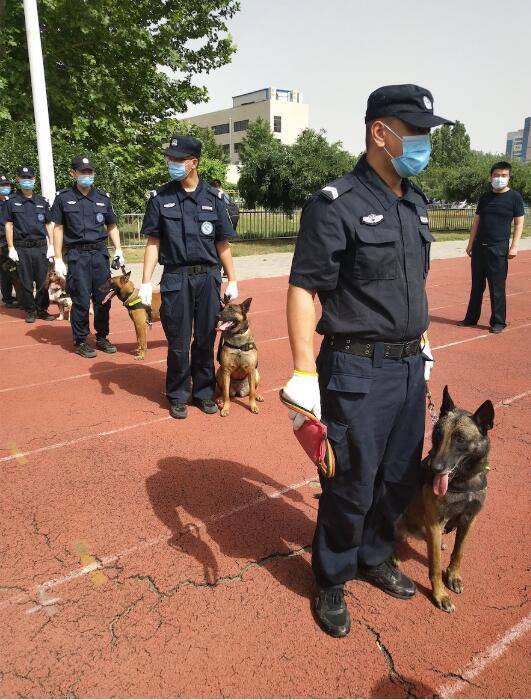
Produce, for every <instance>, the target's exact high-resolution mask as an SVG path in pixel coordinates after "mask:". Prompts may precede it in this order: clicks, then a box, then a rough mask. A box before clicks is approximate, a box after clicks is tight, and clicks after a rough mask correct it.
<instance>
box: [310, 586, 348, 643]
mask: <svg viewBox="0 0 531 700" xmlns="http://www.w3.org/2000/svg"><path fill="white" fill-rule="evenodd" d="M313 612H314V615H315V617H316V619H317V622H318V623H319V625H320V627H321V629H322V630H324V631H325V632H326V633H327V634H329V635H330V636H331V637H346V636H347V634H348V633H349V632H350V615H349V614H348V608H347V604H346V603H345V593H344V591H343V588H319V589H318V591H317V596H316V597H315V600H314V601H313Z"/></svg>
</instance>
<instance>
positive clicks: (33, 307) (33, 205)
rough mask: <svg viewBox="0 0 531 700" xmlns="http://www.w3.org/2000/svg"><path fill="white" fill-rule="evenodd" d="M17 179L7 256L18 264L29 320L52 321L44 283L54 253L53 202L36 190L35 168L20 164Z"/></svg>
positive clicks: (7, 222)
mask: <svg viewBox="0 0 531 700" xmlns="http://www.w3.org/2000/svg"><path fill="white" fill-rule="evenodd" d="M17 179H18V184H19V187H20V189H19V190H18V191H17V192H16V193H15V194H14V195H13V196H12V197H10V198H9V201H8V202H7V204H6V213H5V229H6V241H7V247H8V257H9V259H10V260H12V261H13V262H14V263H16V264H18V276H19V278H20V284H21V290H22V300H21V301H22V306H23V307H24V310H25V311H26V323H35V319H36V318H41V319H44V320H45V321H53V320H54V319H55V316H52V315H51V314H49V313H48V306H49V304H50V299H49V296H48V290H47V289H46V285H45V282H46V274H47V272H48V260H50V259H53V256H54V250H53V245H52V224H51V223H50V221H51V220H50V206H49V204H48V200H47V199H45V198H44V197H42V196H41V195H38V194H34V191H33V190H34V188H35V170H34V169H33V168H32V167H30V166H23V167H20V168H18V169H17ZM34 284H35V289H36V292H35V296H33V285H34Z"/></svg>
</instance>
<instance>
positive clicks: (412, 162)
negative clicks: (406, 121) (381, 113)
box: [382, 122, 431, 177]
mask: <svg viewBox="0 0 531 700" xmlns="http://www.w3.org/2000/svg"><path fill="white" fill-rule="evenodd" d="M382 124H383V122H382ZM384 126H385V128H386V129H389V131H390V132H391V133H392V134H394V135H395V136H396V137H397V139H400V141H401V142H402V155H401V156H397V157H396V158H393V156H392V155H391V154H390V153H389V151H388V150H387V148H386V149H385V152H386V153H387V154H388V155H389V156H391V163H392V164H393V167H394V169H395V170H396V172H397V173H398V174H399V175H400V177H412V176H413V175H418V174H419V173H421V172H422V171H423V170H424V168H425V167H426V166H427V165H428V163H429V160H430V155H431V139H430V135H429V134H422V135H420V136H399V135H398V134H397V133H395V132H394V131H393V130H392V129H391V127H390V126H387V124H384ZM384 148H385V147H384Z"/></svg>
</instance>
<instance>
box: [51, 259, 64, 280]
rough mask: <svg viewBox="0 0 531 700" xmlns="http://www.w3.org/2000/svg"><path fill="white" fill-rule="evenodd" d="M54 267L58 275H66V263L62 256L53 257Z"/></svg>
mask: <svg viewBox="0 0 531 700" xmlns="http://www.w3.org/2000/svg"><path fill="white" fill-rule="evenodd" d="M54 269H55V271H56V273H57V274H58V275H59V277H66V265H65V263H64V260H63V258H55V264H54Z"/></svg>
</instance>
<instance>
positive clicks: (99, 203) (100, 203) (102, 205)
mask: <svg viewBox="0 0 531 700" xmlns="http://www.w3.org/2000/svg"><path fill="white" fill-rule="evenodd" d="M96 206H97V207H104V206H105V202H96Z"/></svg>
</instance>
